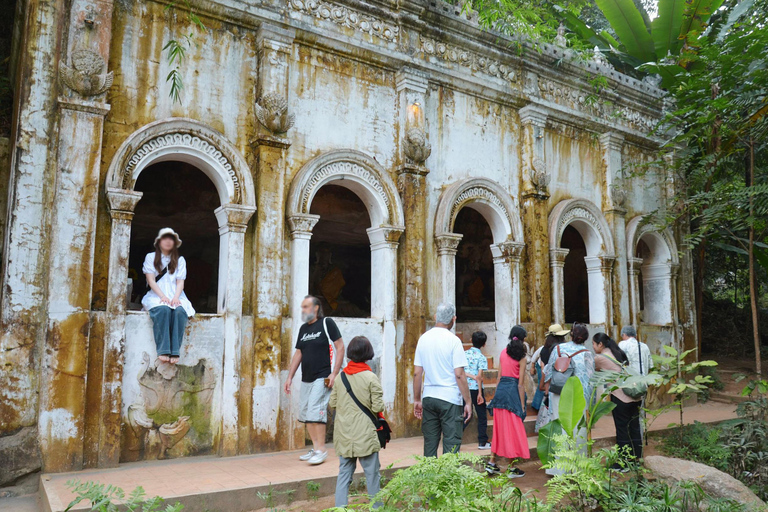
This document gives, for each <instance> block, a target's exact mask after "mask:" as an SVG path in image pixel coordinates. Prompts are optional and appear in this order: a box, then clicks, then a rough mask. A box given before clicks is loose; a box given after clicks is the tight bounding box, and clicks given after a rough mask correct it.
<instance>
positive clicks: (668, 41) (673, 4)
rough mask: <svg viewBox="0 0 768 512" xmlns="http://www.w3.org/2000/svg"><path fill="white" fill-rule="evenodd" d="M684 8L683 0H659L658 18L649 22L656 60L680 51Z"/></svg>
mask: <svg viewBox="0 0 768 512" xmlns="http://www.w3.org/2000/svg"><path fill="white" fill-rule="evenodd" d="M684 6H685V0H659V4H658V9H659V10H658V16H656V18H655V19H654V20H653V21H652V22H651V36H652V37H653V45H654V48H655V49H656V59H657V60H661V59H663V58H664V57H666V56H667V53H671V54H672V55H677V53H678V52H679V51H680V46H681V44H682V41H681V40H680V25H681V24H682V23H683V8H684ZM662 76H663V75H662Z"/></svg>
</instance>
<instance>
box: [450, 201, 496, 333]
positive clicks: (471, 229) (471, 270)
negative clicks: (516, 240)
mask: <svg viewBox="0 0 768 512" xmlns="http://www.w3.org/2000/svg"><path fill="white" fill-rule="evenodd" d="M453 232H454V233H457V234H461V235H463V237H462V239H461V243H459V249H458V252H457V254H456V316H457V320H456V321H457V322H494V321H495V320H496V306H495V298H496V295H495V292H494V282H493V277H494V276H493V255H492V254H491V244H493V234H492V233H491V227H490V226H489V225H488V221H486V220H485V217H483V216H482V214H480V213H479V212H478V211H477V210H474V209H472V208H462V209H461V210H460V211H459V214H458V215H457V216H456V222H454V225H453Z"/></svg>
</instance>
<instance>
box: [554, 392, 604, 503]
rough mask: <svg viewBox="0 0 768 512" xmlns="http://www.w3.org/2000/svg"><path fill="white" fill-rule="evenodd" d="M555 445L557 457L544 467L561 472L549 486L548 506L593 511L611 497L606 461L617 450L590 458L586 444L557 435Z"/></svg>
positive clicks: (569, 437) (600, 453)
mask: <svg viewBox="0 0 768 512" xmlns="http://www.w3.org/2000/svg"><path fill="white" fill-rule="evenodd" d="M563 389H565V388H563ZM554 444H555V446H556V447H555V450H554V457H553V458H552V459H550V460H549V461H548V462H547V463H546V464H544V467H545V468H548V469H555V470H557V472H558V474H556V475H555V476H554V477H553V478H552V479H550V480H549V481H548V482H547V483H546V486H547V503H548V504H549V505H551V506H555V505H557V504H560V503H561V502H562V501H564V500H567V501H568V502H569V503H570V505H571V506H573V507H574V508H576V509H577V510H594V506H595V505H596V504H597V503H599V502H601V501H605V500H607V499H608V498H609V497H610V494H609V493H608V488H609V482H610V480H611V478H610V474H609V473H610V472H609V470H608V469H607V468H606V465H605V464H604V463H603V458H604V457H605V456H607V455H606V452H610V451H615V448H614V450H604V451H601V452H599V453H598V454H596V455H595V456H590V455H588V453H587V450H586V447H585V446H584V444H583V442H580V441H579V440H578V439H576V438H574V437H572V436H568V435H565V434H558V435H555V436H554Z"/></svg>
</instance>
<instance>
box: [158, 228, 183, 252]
mask: <svg viewBox="0 0 768 512" xmlns="http://www.w3.org/2000/svg"><path fill="white" fill-rule="evenodd" d="M167 235H171V236H172V237H173V238H175V239H176V248H177V249H178V248H179V247H181V238H179V234H178V233H177V232H175V231H174V230H173V229H172V228H163V229H161V230H160V231H158V232H157V236H156V237H155V247H157V243H158V242H159V241H160V239H161V238H163V237H164V236H167Z"/></svg>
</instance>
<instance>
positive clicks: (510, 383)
mask: <svg viewBox="0 0 768 512" xmlns="http://www.w3.org/2000/svg"><path fill="white" fill-rule="evenodd" d="M527 335H528V333H527V332H526V331H525V329H523V327H522V326H520V325H516V326H514V327H513V328H512V331H510V333H509V344H508V345H507V348H506V350H504V351H503V352H502V353H501V356H500V357H499V371H500V377H501V378H500V379H499V385H498V387H497V388H496V394H495V395H494V396H493V400H491V403H489V404H488V409H489V410H491V411H492V414H493V439H492V441H491V461H490V462H489V463H488V464H487V465H486V466H485V471H486V472H487V473H488V474H489V475H497V474H499V473H501V469H500V468H499V466H498V465H497V464H496V461H497V460H498V459H499V458H500V457H502V458H506V459H510V464H509V466H508V467H507V477H509V478H520V477H523V476H525V472H523V471H522V470H521V469H519V468H516V467H510V466H511V463H512V460H513V459H529V458H530V457H531V452H530V450H529V449H528V435H527V434H526V433H525V426H524V425H523V420H524V419H525V413H526V396H525V371H521V370H520V369H521V368H525V363H526V361H525V355H526V350H525V345H523V341H525V337H526V336H527Z"/></svg>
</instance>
